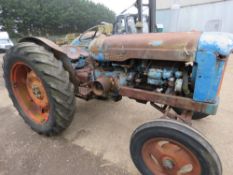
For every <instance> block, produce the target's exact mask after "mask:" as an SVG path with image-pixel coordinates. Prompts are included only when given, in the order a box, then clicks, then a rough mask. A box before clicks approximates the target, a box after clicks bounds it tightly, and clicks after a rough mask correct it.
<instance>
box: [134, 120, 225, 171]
mask: <svg viewBox="0 0 233 175" xmlns="http://www.w3.org/2000/svg"><path fill="white" fill-rule="evenodd" d="M130 152H131V157H132V160H133V162H134V164H135V166H136V167H137V168H138V170H139V171H140V172H141V173H142V174H143V175H178V174H179V175H207V174H208V175H221V174H222V166H221V162H220V159H219V157H218V155H217V153H216V152H215V150H214V149H213V147H212V146H211V145H210V144H209V143H208V142H207V141H206V139H205V138H204V137H203V136H202V135H201V134H199V133H198V132H197V131H196V130H194V129H192V128H191V127H189V126H187V125H185V124H182V123H179V122H176V121H171V120H165V119H161V120H158V121H155V122H151V123H146V124H144V125H142V126H140V127H139V128H138V129H136V130H135V132H134V133H133V135H132V138H131V144H130Z"/></svg>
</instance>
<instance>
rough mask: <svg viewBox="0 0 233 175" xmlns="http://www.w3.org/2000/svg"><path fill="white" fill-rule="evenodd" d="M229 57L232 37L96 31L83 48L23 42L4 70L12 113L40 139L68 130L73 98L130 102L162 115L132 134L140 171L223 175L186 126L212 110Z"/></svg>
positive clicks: (33, 40) (209, 149)
mask: <svg viewBox="0 0 233 175" xmlns="http://www.w3.org/2000/svg"><path fill="white" fill-rule="evenodd" d="M153 2H154V0H150V6H153V4H154V3H153ZM151 4H152V5H151ZM151 8H152V9H153V7H151ZM153 18H154V17H153ZM150 21H151V20H150ZM153 27H155V25H154V22H153V23H150V28H152V29H153ZM89 39H90V38H89ZM232 52H233V35H232V34H229V33H205V32H177V33H147V34H145V33H138V34H122V35H113V36H106V35H104V34H101V33H100V34H98V35H97V32H94V34H93V36H91V41H90V42H89V44H88V47H87V48H86V49H83V48H82V47H78V46H76V47H75V46H72V47H69V48H66V49H62V48H61V47H59V46H57V45H56V44H54V43H53V42H52V41H49V40H47V39H45V38H40V37H26V38H23V39H21V40H20V41H19V42H18V44H16V45H15V46H14V47H12V48H11V49H10V50H9V51H8V52H7V53H6V55H5V56H4V62H3V70H4V79H5V85H6V88H7V90H8V92H9V96H10V98H11V99H12V102H13V104H14V106H15V108H16V109H17V110H18V112H19V114H20V116H22V118H23V120H24V121H25V122H26V123H27V124H28V125H29V126H30V127H31V128H32V129H33V130H34V131H36V132H37V133H39V134H41V135H45V136H54V135H58V134H60V133H61V132H62V131H64V130H65V129H66V128H67V127H68V126H69V125H70V123H71V122H72V119H73V116H74V113H75V108H76V105H75V98H76V97H78V98H80V99H83V100H86V101H88V100H92V99H98V100H106V101H107V100H113V101H115V102H119V101H121V99H122V97H128V98H130V99H133V100H136V101H137V102H139V103H143V104H146V103H150V104H151V105H152V107H154V108H155V109H157V110H159V111H160V112H161V113H162V117H161V118H160V119H157V120H154V121H152V122H149V123H145V124H143V125H142V126H139V127H138V128H137V129H136V130H135V131H134V133H133V134H132V137H131V140H130V153H131V157H132V160H133V162H134V164H135V166H136V167H137V168H138V170H139V171H140V172H141V174H143V175H178V174H179V175H221V174H222V166H221V161H220V159H219V157H218V155H217V153H216V151H215V150H214V148H213V147H212V146H211V144H210V143H209V142H208V141H207V140H206V139H205V137H204V136H203V135H202V134H200V133H199V132H198V131H197V130H196V129H194V128H192V127H191V125H192V120H197V119H201V118H205V117H207V116H209V115H215V114H216V113H217V109H218V106H219V96H220V91H221V84H222V81H223V77H224V71H225V68H226V65H227V60H228V58H229V57H230V54H231V53H232ZM87 108H88V106H87ZM106 110H108V109H106ZM140 115H142V114H140Z"/></svg>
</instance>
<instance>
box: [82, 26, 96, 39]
mask: <svg viewBox="0 0 233 175" xmlns="http://www.w3.org/2000/svg"><path fill="white" fill-rule="evenodd" d="M89 32H94V33H93V35H91V36H89V37H85V34H87V33H89ZM98 32H99V26H98V25H97V26H94V27H92V28H90V29H88V30H86V31H85V32H84V33H83V34H81V35H80V37H79V41H80V42H82V41H86V40H92V39H94V38H95V37H96V35H97V33H98Z"/></svg>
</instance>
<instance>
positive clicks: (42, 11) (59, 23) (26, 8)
mask: <svg viewBox="0 0 233 175" xmlns="http://www.w3.org/2000/svg"><path fill="white" fill-rule="evenodd" d="M0 6H1V8H0V26H1V25H2V27H3V30H6V31H8V32H9V33H10V34H18V35H20V36H24V35H47V34H50V35H58V34H65V33H73V32H83V31H84V30H86V29H87V28H89V27H92V26H94V25H96V24H98V23H99V22H101V21H106V22H111V23H112V22H113V21H114V19H115V14H114V12H113V11H111V10H110V9H108V8H107V7H105V6H104V5H102V4H95V3H93V2H91V1H89V0H0Z"/></svg>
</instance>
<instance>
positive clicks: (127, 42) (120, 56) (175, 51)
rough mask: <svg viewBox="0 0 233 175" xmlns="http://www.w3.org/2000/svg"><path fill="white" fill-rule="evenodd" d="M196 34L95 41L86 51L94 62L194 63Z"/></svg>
mask: <svg viewBox="0 0 233 175" xmlns="http://www.w3.org/2000/svg"><path fill="white" fill-rule="evenodd" d="M200 35H201V33H200V32H184V33H151V34H132V35H115V36H111V37H100V38H97V39H95V40H94V41H93V42H92V43H91V44H90V47H89V50H90V53H91V56H92V57H93V58H94V59H95V60H97V61H120V62H122V61H126V60H128V59H150V60H166V61H182V62H190V61H194V60H195V54H196V51H197V45H198V41H199V38H200Z"/></svg>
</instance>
